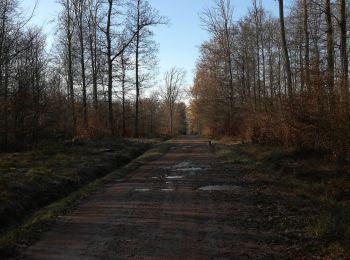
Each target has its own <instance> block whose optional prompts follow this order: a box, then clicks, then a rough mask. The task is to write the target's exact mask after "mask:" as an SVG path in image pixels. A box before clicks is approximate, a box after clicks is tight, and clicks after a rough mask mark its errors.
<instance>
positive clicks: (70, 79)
mask: <svg viewBox="0 0 350 260" xmlns="http://www.w3.org/2000/svg"><path fill="white" fill-rule="evenodd" d="M66 5H67V7H66V8H67V28H66V30H67V41H68V46H67V47H68V85H69V91H70V105H71V113H72V134H73V136H74V135H75V134H76V126H77V119H76V115H75V101H74V82H73V53H72V37H73V33H72V28H71V10H70V1H69V0H67V1H66Z"/></svg>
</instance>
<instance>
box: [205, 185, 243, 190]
mask: <svg viewBox="0 0 350 260" xmlns="http://www.w3.org/2000/svg"><path fill="white" fill-rule="evenodd" d="M240 189H241V187H239V186H236V185H210V186H204V187H201V188H199V190H201V191H234V190H240Z"/></svg>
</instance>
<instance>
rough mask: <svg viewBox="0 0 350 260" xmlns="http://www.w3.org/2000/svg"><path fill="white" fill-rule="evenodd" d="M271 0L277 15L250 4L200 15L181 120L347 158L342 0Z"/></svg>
mask: <svg viewBox="0 0 350 260" xmlns="http://www.w3.org/2000/svg"><path fill="white" fill-rule="evenodd" d="M278 3H279V17H275V16H273V15H272V14H271V13H269V12H267V11H266V10H265V9H264V7H263V6H262V4H261V1H260V2H259V1H255V0H254V1H252V5H251V7H250V9H249V12H248V13H247V14H246V15H245V16H244V17H243V18H241V19H240V20H239V21H236V20H234V18H233V16H234V12H235V10H234V7H233V5H234V3H233V2H232V1H231V3H230V1H216V6H215V8H212V9H209V10H207V11H205V12H204V13H203V14H202V15H201V20H202V26H203V28H204V29H205V30H207V31H208V32H209V34H210V39H209V40H208V41H206V42H204V43H203V44H202V45H201V48H200V57H199V60H198V63H197V68H196V75H195V80H194V85H193V87H192V89H191V94H192V102H191V106H190V113H189V120H190V128H191V129H192V131H193V132H200V133H202V134H209V135H217V136H220V135H234V136H239V137H240V138H241V139H242V140H244V141H252V142H255V143H261V144H273V145H282V146H299V147H301V148H306V149H313V150H317V151H322V152H326V153H328V154H329V155H330V157H331V158H333V159H335V160H339V161H345V160H347V159H349V155H350V154H349V152H350V150H349V149H350V144H349V133H350V120H349V75H348V74H349V71H348V67H349V64H348V52H349V45H348V34H349V28H350V27H349V23H348V16H349V15H348V13H349V9H348V4H349V3H348V1H346V0H337V1H330V0H295V1H291V2H290V5H288V12H286V10H287V8H286V6H284V3H283V0H282V1H281V0H280V1H278Z"/></svg>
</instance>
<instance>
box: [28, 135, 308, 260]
mask: <svg viewBox="0 0 350 260" xmlns="http://www.w3.org/2000/svg"><path fill="white" fill-rule="evenodd" d="M248 171H249V165H244V164H238V163H229V162H225V161H223V160H222V159H220V158H218V157H217V156H216V155H215V154H214V153H213V152H211V147H209V146H208V144H207V142H206V141H205V140H204V139H200V138H198V137H183V138H179V139H176V140H174V141H173V142H172V145H171V148H170V150H169V151H168V152H167V153H166V154H165V155H163V156H162V157H161V158H159V159H157V160H155V161H153V162H150V163H147V164H145V165H143V166H141V167H140V168H139V169H138V170H136V171H135V172H132V173H130V174H129V175H128V176H127V177H126V178H125V179H123V180H119V181H117V180H116V181H114V183H110V184H108V187H107V188H106V190H105V191H104V192H102V193H99V194H96V195H94V196H93V197H92V198H91V199H89V200H88V201H87V202H84V203H83V204H82V205H81V206H80V207H79V208H78V209H77V210H76V211H75V212H74V213H73V214H71V215H69V216H62V217H61V218H60V220H59V221H58V224H57V225H56V226H55V227H54V228H53V229H52V230H51V231H48V232H47V233H46V234H44V236H43V238H42V240H41V241H39V242H38V243H36V244H35V245H33V246H31V247H30V248H29V249H28V250H27V251H26V252H25V254H24V258H25V259H51V260H53V259H126V258H136V259H145V258H146V259H213V258H216V259H286V258H291V255H292V254H293V255H294V257H295V256H296V255H295V252H297V251H298V249H299V248H300V247H301V246H300V243H301V242H300V241H302V238H300V236H303V235H302V231H300V230H298V229H299V228H301V227H303V226H304V224H303V223H300V221H301V220H300V219H299V218H300V217H299V216H298V213H296V212H295V211H293V209H288V207H287V206H286V205H287V204H288V203H290V201H287V200H291V199H290V198H288V196H282V195H280V194H279V193H278V192H277V191H275V190H274V187H270V186H269V185H268V184H264V183H261V182H259V181H254V180H252V179H249V178H246V174H247V172H248ZM285 200H286V201H285ZM293 203H294V205H296V206H295V207H297V208H299V209H303V208H304V207H306V205H304V202H303V201H298V200H295V201H293ZM286 223H288V225H287V227H286ZM299 255H301V256H302V253H299Z"/></svg>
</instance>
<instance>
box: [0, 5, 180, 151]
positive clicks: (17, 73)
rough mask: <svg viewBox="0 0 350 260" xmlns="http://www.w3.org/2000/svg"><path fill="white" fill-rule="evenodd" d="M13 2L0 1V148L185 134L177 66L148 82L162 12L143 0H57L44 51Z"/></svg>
mask: <svg viewBox="0 0 350 260" xmlns="http://www.w3.org/2000/svg"><path fill="white" fill-rule="evenodd" d="M20 3H21V2H20V1H18V0H2V1H1V3H0V11H1V25H0V28H1V34H0V89H1V91H0V108H1V109H0V147H1V150H3V151H6V150H18V149H23V148H24V149H27V148H31V147H34V146H35V145H37V144H38V143H40V142H41V141H43V140H65V139H72V138H75V139H81V140H85V139H96V138H97V139H98V138H102V137H106V136H119V137H122V136H123V137H131V136H134V137H140V136H159V135H173V134H177V133H186V125H185V121H186V107H185V104H184V103H182V102H180V101H179V100H180V97H181V95H183V87H184V77H185V71H184V70H183V69H181V68H176V67H175V66H174V67H173V68H170V69H169V70H168V72H166V75H164V77H163V78H164V82H162V83H161V84H157V82H155V80H154V77H155V74H156V73H158V70H157V49H158V45H157V43H156V42H155V41H154V40H153V32H152V28H154V26H160V25H165V24H167V22H168V19H167V18H166V17H164V16H161V15H160V14H159V12H158V11H157V10H155V9H154V8H153V7H152V6H151V5H150V4H149V3H148V2H147V1H141V0H139V1H113V0H108V1H101V0H84V1H78V0H77V1H72V0H59V1H58V3H59V5H60V10H59V11H58V12H59V13H58V15H57V18H55V19H54V23H55V34H54V36H53V39H52V40H51V41H53V44H52V46H51V47H50V48H49V45H48V43H47V35H45V34H44V33H43V30H42V28H39V27H37V26H33V25H31V24H30V20H31V18H32V15H33V14H32V15H31V14H30V13H29V14H28V12H24V11H23V10H22V9H21V6H20ZM31 11H32V12H33V13H35V7H34V9H33V10H31ZM48 48H49V49H48ZM155 85H157V86H158V85H161V87H160V88H154V86H155ZM146 92H147V95H145V93H146Z"/></svg>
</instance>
